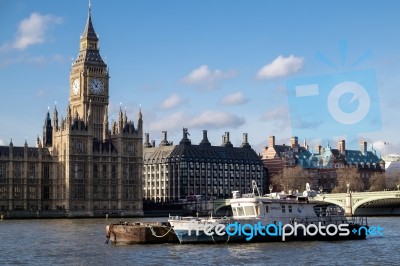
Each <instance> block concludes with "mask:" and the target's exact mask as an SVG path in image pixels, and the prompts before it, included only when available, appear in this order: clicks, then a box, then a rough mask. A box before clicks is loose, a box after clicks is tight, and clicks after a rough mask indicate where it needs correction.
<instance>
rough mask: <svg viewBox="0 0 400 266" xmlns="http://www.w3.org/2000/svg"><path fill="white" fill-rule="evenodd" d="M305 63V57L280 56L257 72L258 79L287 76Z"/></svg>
mask: <svg viewBox="0 0 400 266" xmlns="http://www.w3.org/2000/svg"><path fill="white" fill-rule="evenodd" d="M303 65H304V58H303V57H296V56H294V55H290V56H289V57H283V56H281V55H280V56H278V57H277V58H276V59H275V60H274V61H272V62H271V63H270V64H268V65H265V66H263V67H262V68H261V69H260V70H259V71H258V72H257V79H272V78H279V77H285V76H287V75H289V74H292V73H296V72H297V71H299V70H300V69H301V68H302V67H303Z"/></svg>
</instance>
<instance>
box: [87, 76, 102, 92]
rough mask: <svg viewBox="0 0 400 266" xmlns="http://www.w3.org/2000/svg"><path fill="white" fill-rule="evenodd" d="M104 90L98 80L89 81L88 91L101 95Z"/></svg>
mask: <svg viewBox="0 0 400 266" xmlns="http://www.w3.org/2000/svg"><path fill="white" fill-rule="evenodd" d="M103 90H104V86H103V82H102V81H101V80H100V79H98V78H94V79H91V80H90V91H91V92H92V93H94V94H99V93H102V92H103Z"/></svg>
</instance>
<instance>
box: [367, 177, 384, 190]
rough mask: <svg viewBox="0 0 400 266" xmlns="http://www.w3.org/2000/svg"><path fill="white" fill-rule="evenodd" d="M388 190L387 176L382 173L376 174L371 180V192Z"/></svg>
mask: <svg viewBox="0 0 400 266" xmlns="http://www.w3.org/2000/svg"><path fill="white" fill-rule="evenodd" d="M385 188H386V175H385V174H384V173H381V172H375V173H373V174H372V176H371V178H370V179H369V190H371V191H382V190H384V189H385Z"/></svg>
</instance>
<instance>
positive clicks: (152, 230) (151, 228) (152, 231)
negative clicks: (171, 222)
mask: <svg viewBox="0 0 400 266" xmlns="http://www.w3.org/2000/svg"><path fill="white" fill-rule="evenodd" d="M148 226H149V228H150V230H151V233H152V234H153V236H155V237H164V236H166V235H168V233H169V232H171V230H172V227H170V228H169V230H168V231H167V232H166V233H165V234H164V235H162V236H158V235H157V234H156V232H154V229H153V227H152V226H151V225H148ZM162 227H163V228H168V227H166V226H162Z"/></svg>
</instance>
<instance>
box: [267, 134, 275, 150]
mask: <svg viewBox="0 0 400 266" xmlns="http://www.w3.org/2000/svg"><path fill="white" fill-rule="evenodd" d="M273 147H275V136H269V138H268V148H273Z"/></svg>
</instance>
